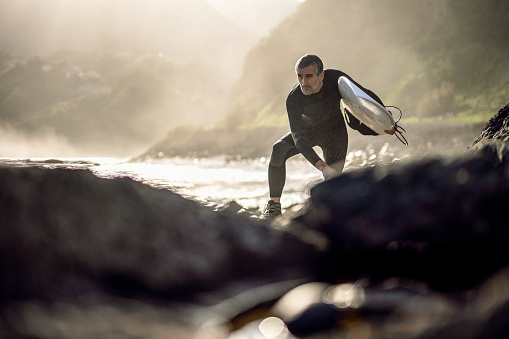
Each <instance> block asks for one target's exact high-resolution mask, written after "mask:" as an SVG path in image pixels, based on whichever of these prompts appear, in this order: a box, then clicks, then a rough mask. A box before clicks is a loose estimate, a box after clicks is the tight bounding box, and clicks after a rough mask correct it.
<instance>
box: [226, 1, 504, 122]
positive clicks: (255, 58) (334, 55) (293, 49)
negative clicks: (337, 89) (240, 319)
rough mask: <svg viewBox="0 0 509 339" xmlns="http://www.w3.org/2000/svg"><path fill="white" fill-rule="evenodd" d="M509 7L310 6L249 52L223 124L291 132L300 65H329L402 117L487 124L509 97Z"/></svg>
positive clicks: (418, 4)
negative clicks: (288, 106) (305, 58)
mask: <svg viewBox="0 0 509 339" xmlns="http://www.w3.org/2000/svg"><path fill="white" fill-rule="evenodd" d="M508 15H509V3H507V2H506V1H504V0H488V1H482V2H480V1H477V0H464V1H443V0H430V1H420V0H383V1H379V0H358V1H355V2H351V1H347V0H307V1H306V2H305V3H303V4H302V5H301V6H300V7H299V8H298V9H297V11H296V12H295V13H294V14H293V15H292V16H291V17H290V18H288V19H287V20H285V21H284V22H282V23H281V24H280V25H279V26H278V27H277V28H276V29H274V30H273V31H272V32H271V34H270V35H269V36H267V37H266V38H265V39H263V40H262V41H261V42H260V43H259V44H258V45H257V46H256V47H255V48H254V49H252V50H251V51H250V53H249V54H248V56H247V58H246V62H245V64H244V70H243V74H242V77H241V80H240V81H239V83H238V85H237V86H236V87H235V88H236V90H235V92H234V94H233V95H232V100H231V101H230V104H229V109H228V112H227V114H226V115H225V117H224V119H223V124H222V126H228V127H230V128H238V127H246V126H285V125H287V122H286V113H285V107H284V100H285V98H286V95H287V94H288V92H289V90H290V89H291V87H292V86H293V85H294V84H295V83H296V82H297V81H296V78H295V73H294V65H295V62H296V60H297V59H298V58H299V57H300V56H301V55H303V54H306V53H313V54H318V55H320V56H321V57H322V59H323V60H324V63H325V67H326V68H327V67H328V68H337V69H341V70H342V71H344V72H346V73H348V74H350V75H351V76H352V77H354V78H355V79H356V80H358V81H359V82H360V83H362V84H363V85H364V86H365V87H367V88H369V89H371V90H373V91H375V92H376V93H377V94H378V95H379V96H380V97H381V98H382V100H383V101H384V102H385V103H386V104H387V105H396V106H399V107H400V108H402V109H403V111H404V114H405V118H406V119H408V118H414V119H425V118H427V117H433V118H435V119H436V118H437V117H440V118H448V119H454V118H455V119H463V120H465V119H466V120H469V119H471V120H476V121H477V122H486V121H487V120H488V119H489V118H490V117H491V116H492V115H493V114H494V112H496V111H497V110H498V109H499V108H500V107H502V106H503V105H504V104H505V103H506V102H507V100H508V99H509V58H507V55H509V44H507V41H509V21H508V20H507V17H508Z"/></svg>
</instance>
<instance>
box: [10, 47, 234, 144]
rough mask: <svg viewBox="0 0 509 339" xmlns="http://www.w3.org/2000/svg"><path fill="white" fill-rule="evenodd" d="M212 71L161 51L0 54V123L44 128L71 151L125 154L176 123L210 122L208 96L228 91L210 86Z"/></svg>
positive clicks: (217, 108)
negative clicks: (72, 147)
mask: <svg viewBox="0 0 509 339" xmlns="http://www.w3.org/2000/svg"><path fill="white" fill-rule="evenodd" d="M202 74H209V75H210V78H203V77H202V76H201V75H202ZM218 76H219V75H216V74H214V68H213V67H207V66H206V65H198V64H184V63H179V62H176V61H174V60H173V59H171V58H169V57H166V56H164V55H143V56H140V55H130V54H112V53H99V52H84V51H66V52H59V53H57V54H54V55H52V56H50V57H46V58H41V57H34V58H30V59H28V60H23V59H19V58H16V57H14V56H9V55H8V54H5V53H4V54H3V55H2V57H1V58H0V127H2V126H3V127H4V128H11V129H15V130H17V131H21V132H24V133H27V134H29V135H38V134H41V135H42V134H44V133H47V132H51V133H54V134H56V135H59V136H62V137H65V139H66V140H68V141H69V142H70V143H71V144H72V145H76V148H77V149H78V150H90V149H96V150H97V149H100V150H103V151H105V152H106V153H107V152H110V151H111V152H113V153H117V151H119V150H123V152H126V151H128V150H129V149H130V148H133V150H132V151H131V152H129V153H131V154H132V153H135V152H139V151H140V149H145V148H146V147H149V146H151V145H152V144H153V143H154V142H156V141H157V140H158V139H160V138H162V137H163V136H164V135H165V134H166V133H167V132H168V130H170V129H173V128H175V127H176V126H179V125H182V124H191V123H195V122H196V121H200V122H201V123H202V124H204V125H206V124H207V123H208V124H209V125H210V124H213V123H214V122H215V121H216V120H217V119H218V117H219V116H220V115H221V114H222V112H223V109H224V106H221V101H220V100H217V101H216V100H215V98H224V97H226V96H227V95H226V94H227V93H228V90H229V88H228V86H226V85H224V86H221V85H217V84H215V83H214V79H215V78H217V77H218ZM222 103H223V105H224V104H225V103H224V100H223V102H222ZM140 147H141V148H140ZM134 150H135V151H134Z"/></svg>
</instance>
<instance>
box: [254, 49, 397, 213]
mask: <svg viewBox="0 0 509 339" xmlns="http://www.w3.org/2000/svg"><path fill="white" fill-rule="evenodd" d="M295 72H296V73H297V78H298V80H299V84H297V85H295V87H294V88H293V89H292V90H291V91H290V94H289V95H288V98H287V99H286V110H287V113H288V120H289V122H290V130H291V132H290V133H287V134H286V135H285V136H283V137H282V138H281V139H279V140H278V141H277V142H276V143H275V144H274V145H273V148H272V155H271V158H270V163H269V170H268V172H269V191H270V200H269V202H268V203H267V205H265V208H264V211H263V217H264V218H266V219H270V218H273V217H275V216H277V215H279V214H281V201H280V200H281V194H282V192H283V187H284V185H285V180H286V160H287V159H288V158H290V157H292V156H294V155H296V154H299V153H301V154H302V155H303V156H304V157H305V158H306V159H307V160H308V161H309V162H310V163H311V164H312V165H313V166H314V167H316V168H317V169H318V170H320V171H321V172H322V173H323V176H324V178H325V179H329V178H332V177H334V176H335V175H339V174H340V173H341V172H342V171H343V167H344V165H345V158H346V152H347V148H348V134H347V131H346V124H345V120H346V121H347V123H348V125H349V126H350V127H351V128H353V129H355V130H357V131H359V132H360V133H362V134H364V135H377V133H375V132H374V131H373V130H371V129H370V128H368V127H367V126H365V125H363V124H362V123H360V122H359V120H358V119H356V118H355V117H354V116H352V115H351V114H350V113H349V112H348V111H346V110H345V111H344V112H343V113H344V114H345V115H344V116H343V114H342V112H341V109H340V101H341V94H340V93H339V89H338V79H339V77H340V76H345V77H347V78H348V79H350V80H351V81H352V82H354V83H355V84H356V85H357V86H359V87H360V88H361V89H362V90H364V91H365V92H366V93H367V94H368V95H370V96H371V97H372V98H373V99H375V100H376V101H377V102H379V103H380V104H382V105H383V103H382V101H381V100H380V98H378V96H376V94H374V93H373V92H371V91H370V90H368V89H366V88H363V87H362V86H360V85H359V84H358V83H356V82H355V81H354V80H353V79H352V78H351V77H350V76H348V75H347V74H345V73H343V72H341V71H338V70H334V69H326V70H324V69H323V63H322V60H321V59H320V58H319V57H318V56H316V55H310V54H307V55H304V56H303V57H301V58H300V59H299V60H298V61H297V64H296V65H295ZM386 132H387V133H389V134H393V133H394V131H392V130H391V131H386ZM313 146H319V147H320V148H321V149H322V151H323V157H324V159H323V160H322V159H321V158H320V157H319V156H318V154H317V153H316V152H315V151H314V150H313Z"/></svg>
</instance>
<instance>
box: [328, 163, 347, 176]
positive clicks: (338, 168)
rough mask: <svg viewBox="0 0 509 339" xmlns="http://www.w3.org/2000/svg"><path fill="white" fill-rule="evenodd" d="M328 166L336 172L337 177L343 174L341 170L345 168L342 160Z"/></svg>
mask: <svg viewBox="0 0 509 339" xmlns="http://www.w3.org/2000/svg"><path fill="white" fill-rule="evenodd" d="M329 166H330V167H332V169H334V170H335V171H336V172H338V175H339V174H341V172H343V168H344V167H345V161H344V160H340V161H336V162H334V163H332V164H330V165H329Z"/></svg>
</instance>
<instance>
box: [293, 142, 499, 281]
mask: <svg viewBox="0 0 509 339" xmlns="http://www.w3.org/2000/svg"><path fill="white" fill-rule="evenodd" d="M486 146H489V147H486V148H484V149H478V150H477V153H474V152H468V153H466V154H462V155H458V156H456V157H450V158H447V159H445V158H429V159H424V160H419V161H414V162H406V163H399V164H393V165H387V166H378V167H372V168H367V169H364V170H360V171H355V172H350V173H346V174H343V175H341V176H339V177H337V178H334V179H332V180H330V181H328V182H324V183H322V184H320V185H317V186H316V187H314V188H313V189H312V190H311V204H310V205H309V207H308V211H307V213H303V214H302V215H301V216H300V217H299V218H298V219H297V220H298V221H299V222H300V223H304V224H306V225H309V227H311V228H313V229H315V230H318V231H321V232H323V233H324V234H325V235H326V236H327V238H328V239H329V241H330V253H329V254H330V256H329V257H328V259H329V260H331V262H330V264H329V265H330V266H332V267H336V268H337V270H336V271H334V272H331V271H330V270H325V272H324V274H326V275H329V276H330V275H331V274H332V275H334V274H335V275H337V276H336V277H341V276H342V275H343V274H344V275H345V276H346V277H349V278H356V277H357V275H362V274H367V275H369V276H371V277H374V278H375V277H378V278H380V279H383V278H387V277H390V276H404V277H408V278H413V279H417V280H421V281H425V282H428V283H430V284H432V285H433V286H434V287H435V288H445V289H449V288H451V289H460V288H467V287H471V286H473V285H475V284H477V283H479V282H480V281H482V280H483V279H486V278H487V277H488V276H489V275H490V274H493V273H494V272H495V271H496V270H497V269H500V267H503V265H505V264H508V263H509V259H507V258H509V257H508V255H509V227H508V225H509V223H508V222H507V221H508V220H509V212H508V210H507V208H506V206H507V203H508V202H509V180H508V179H509V166H508V165H507V162H503V161H501V158H500V155H499V152H502V154H503V156H502V159H506V158H507V156H508V155H509V152H508V151H509V149H508V148H507V147H506V145H505V144H499V145H498V146H499V147H496V146H493V145H486ZM492 146H493V147H492ZM481 258H482V259H481Z"/></svg>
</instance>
